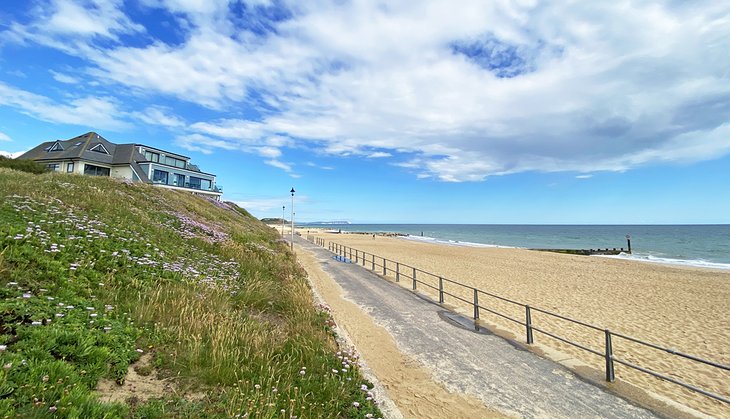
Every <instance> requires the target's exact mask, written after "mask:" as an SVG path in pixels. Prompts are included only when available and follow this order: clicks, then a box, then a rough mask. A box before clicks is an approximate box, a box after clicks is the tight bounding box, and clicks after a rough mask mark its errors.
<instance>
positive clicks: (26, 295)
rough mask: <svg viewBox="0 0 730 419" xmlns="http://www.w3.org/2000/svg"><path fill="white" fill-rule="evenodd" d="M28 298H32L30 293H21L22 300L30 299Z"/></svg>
mask: <svg viewBox="0 0 730 419" xmlns="http://www.w3.org/2000/svg"><path fill="white" fill-rule="evenodd" d="M30 297H32V295H31V293H29V292H24V293H23V298H30Z"/></svg>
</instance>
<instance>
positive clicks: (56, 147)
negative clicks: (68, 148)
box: [48, 141, 63, 152]
mask: <svg viewBox="0 0 730 419" xmlns="http://www.w3.org/2000/svg"><path fill="white" fill-rule="evenodd" d="M48 151H49V152H51V151H63V146H61V143H59V142H58V141H56V142H55V143H54V144H53V145H52V146H50V147H49V148H48Z"/></svg>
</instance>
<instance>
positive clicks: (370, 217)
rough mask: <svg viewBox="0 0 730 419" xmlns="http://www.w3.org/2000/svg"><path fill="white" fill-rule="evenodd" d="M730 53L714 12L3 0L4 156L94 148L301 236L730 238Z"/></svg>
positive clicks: (505, 4) (512, 4) (603, 5)
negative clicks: (723, 227)
mask: <svg viewBox="0 0 730 419" xmlns="http://www.w3.org/2000/svg"><path fill="white" fill-rule="evenodd" d="M728 51H730V3H728V2H719V1H714V0H711V1H704V0H696V1H691V2H685V1H600V0H597V1H586V2H573V1H570V2H567V1H550V2H539V1H534V0H520V1H507V0H495V1H484V0H477V1H470V0H464V1H458V0H422V1H410V0H408V1H398V0H392V1H387V2H379V1H362V0H353V1H346V0H336V1H325V0H309V1H306V2H302V1H288V0H282V1H267V0H244V1H241V0H134V1H123V0H22V1H21V0H4V1H0V153H3V154H6V155H17V154H18V153H20V152H23V151H26V150H28V149H30V148H32V147H34V146H36V145H37V144H39V143H41V142H44V141H50V140H55V139H69V138H72V137H75V136H77V135H80V134H83V133H86V132H88V131H95V132H98V133H99V134H101V135H102V136H104V137H105V138H107V139H108V140H110V141H112V142H115V143H129V142H134V143H141V144H146V145H150V146H153V147H158V148H162V149H165V150H170V151H173V152H177V153H181V154H184V155H187V156H190V157H191V158H192V162H193V163H196V164H198V165H199V166H200V167H201V168H202V169H203V170H204V171H206V172H212V173H215V174H216V175H217V181H218V184H219V185H220V186H222V188H223V191H224V195H223V199H225V200H228V201H233V202H236V203H238V204H240V205H242V206H243V207H245V208H247V209H248V210H249V211H250V212H251V213H253V214H254V215H255V216H257V217H280V216H281V215H282V213H284V215H285V216H286V218H287V219H289V217H290V216H291V214H290V211H291V196H290V194H289V191H290V189H291V188H294V189H295V190H296V193H295V197H294V198H295V201H294V206H295V208H294V212H295V213H296V215H295V219H296V220H297V221H332V220H347V221H350V222H353V223H474V224H692V223H708V224H719V223H730V187H729V186H728V185H730V53H728ZM282 206H284V207H285V209H284V211H282Z"/></svg>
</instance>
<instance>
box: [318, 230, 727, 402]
mask: <svg viewBox="0 0 730 419" xmlns="http://www.w3.org/2000/svg"><path fill="white" fill-rule="evenodd" d="M307 239H308V240H309V241H310V242H313V243H315V244H317V245H318V246H322V247H327V248H328V249H329V250H330V251H331V252H333V253H335V254H336V255H337V256H339V260H342V261H348V262H351V263H353V264H357V265H362V266H363V267H365V268H369V269H370V270H372V271H373V272H375V273H376V274H379V275H380V274H382V275H383V276H387V275H388V270H389V269H390V272H391V274H393V276H394V278H395V282H398V283H400V282H401V279H403V278H405V279H407V280H410V282H411V284H410V286H411V288H412V290H413V291H417V290H418V285H419V284H420V285H421V286H422V287H426V288H427V289H429V290H432V291H433V292H435V293H437V294H438V302H439V303H440V304H444V302H445V297H446V296H449V297H452V298H453V299H455V300H457V301H460V302H462V303H466V304H467V305H469V306H471V308H472V309H473V315H472V317H473V319H474V320H475V321H477V320H479V319H480V315H481V313H482V312H483V311H486V312H488V313H491V314H494V315H496V316H498V317H500V318H503V319H505V320H507V321H509V322H512V323H515V324H518V325H521V326H523V327H524V328H525V340H526V342H527V344H528V345H531V344H533V343H534V342H535V337H534V336H535V332H539V333H542V334H544V335H546V336H549V337H551V338H553V339H556V340H558V341H560V342H563V343H565V344H568V345H571V346H573V347H576V348H578V349H581V350H584V351H587V352H589V353H591V354H593V355H596V356H599V357H601V358H603V359H604V360H605V376H606V381H609V382H613V381H615V379H616V374H615V368H614V364H615V363H618V364H621V365H624V366H626V367H629V368H631V369H634V370H637V371H639V372H642V373H645V374H649V375H651V376H653V377H656V378H659V379H661V380H664V381H668V382H671V383H674V384H677V385H679V386H681V387H684V388H686V389H688V390H691V391H694V392H696V393H700V394H703V395H705V396H707V397H710V398H712V399H715V400H718V401H721V402H724V403H728V404H730V399H728V398H727V397H724V396H722V395H720V394H716V393H713V392H711V391H707V390H704V389H702V388H699V387H697V386H694V385H692V384H688V383H685V382H683V381H681V380H679V379H676V378H673V377H670V376H668V375H667V374H662V373H659V372H656V371H653V370H651V369H649V368H646V367H642V366H641V365H638V364H635V363H633V362H629V361H627V360H625V359H621V358H618V357H616V356H615V355H614V350H613V348H614V339H615V338H619V339H623V340H625V341H629V342H633V343H635V344H639V345H642V346H646V347H649V348H652V349H655V350H658V351H661V352H665V353H667V354H670V355H673V356H677V357H679V358H683V359H686V360H689V361H692V362H696V363H701V364H704V365H708V366H710V367H713V368H717V369H720V370H724V371H730V365H724V364H720V363H718V362H714V361H710V360H707V359H703V358H700V357H697V356H694V355H689V354H686V353H683V352H680V351H677V350H674V349H671V348H666V347H663V346H660V345H656V344H653V343H649V342H645V341H643V340H640V339H638V338H635V337H632V336H628V335H624V334H621V333H616V332H612V331H610V330H609V329H606V328H601V327H598V326H595V325H592V324H590V323H586V322H582V321H580V320H575V319H573V318H570V317H567V316H563V315H561V314H558V313H554V312H552V311H549V310H545V309H542V308H538V307H532V306H530V305H528V304H523V303H520V302H518V301H514V300H511V299H509V298H505V297H502V296H499V295H496V294H493V293H490V292H487V291H483V290H480V289H478V288H476V287H473V286H470V285H465V284H462V283H459V282H457V281H453V280H451V279H447V278H445V277H443V276H440V275H436V274H433V273H430V272H427V271H424V270H422V269H418V268H416V267H414V266H410V265H407V264H404V263H400V262H397V261H394V260H390V259H387V258H385V257H383V256H378V255H375V254H372V253H368V252H365V251H362V250H359V249H354V248H352V247H349V246H345V245H342V244H339V243H336V242H329V243H328V242H327V241H325V240H324V239H322V238H319V237H313V236H307ZM429 278H430V279H431V281H427V280H428V279H429ZM449 284H450V285H453V286H455V287H460V288H462V289H463V290H466V291H468V292H467V293H466V294H469V295H471V298H469V299H467V298H464V297H463V295H464V294H462V296H460V295H457V294H456V291H453V292H449V291H447V289H446V288H445V286H446V285H449ZM480 297H482V300H484V298H483V297H489V298H492V299H495V300H497V301H501V302H503V303H507V304H509V305H513V306H515V307H517V308H520V310H524V319H517V318H514V317H512V316H510V315H508V314H505V313H502V312H499V311H497V310H495V309H492V308H490V307H487V306H486V305H484V303H483V302H481V303H480ZM534 312H537V313H541V314H544V315H546V316H550V317H553V318H556V319H559V320H562V321H567V322H569V323H572V324H574V325H577V326H580V327H583V328H588V329H591V330H593V331H595V332H599V333H601V334H602V335H603V336H602V340H603V351H598V350H596V349H593V348H589V347H588V346H585V345H583V344H580V343H577V342H574V341H571V340H570V339H568V338H566V337H563V336H559V335H558V334H557V333H554V332H551V331H548V330H545V329H544V328H542V327H537V326H536V325H535V324H533V322H532V314H533V313H534Z"/></svg>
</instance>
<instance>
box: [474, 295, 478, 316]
mask: <svg viewBox="0 0 730 419" xmlns="http://www.w3.org/2000/svg"><path fill="white" fill-rule="evenodd" d="M474 320H479V291H477V289H476V288H474Z"/></svg>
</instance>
